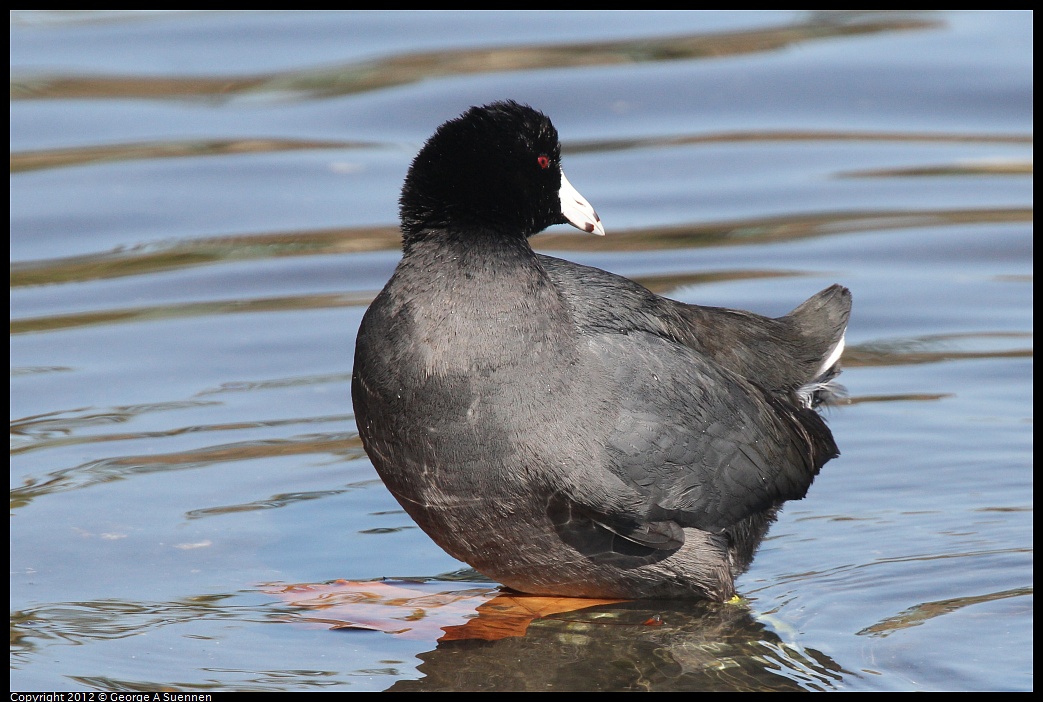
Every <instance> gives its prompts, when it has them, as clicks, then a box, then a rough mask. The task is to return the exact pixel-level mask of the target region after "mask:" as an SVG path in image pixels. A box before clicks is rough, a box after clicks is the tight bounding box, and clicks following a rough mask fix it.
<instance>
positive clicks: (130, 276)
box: [11, 11, 1033, 691]
mask: <svg viewBox="0 0 1043 702" xmlns="http://www.w3.org/2000/svg"><path fill="white" fill-rule="evenodd" d="M1032 20H1033V16H1032V14H1031V13H1027V12H954V11H943V12H883V13H877V12H827V13H817V12H790V11H786V12H781V11H780V12H756V13H749V12H730V11H721V12H670V13H663V12H644V13H614V12H567V13H543V12H540V13H535V12H528V13H526V12H489V13H456V12H401V13H400V12H112V13H110V12H100V11H98V12H94V11H90V12H76V11H16V12H13V13H12V14H11V515H12V516H11V624H12V626H11V688H12V690H97V691H114V690H143V689H148V690H153V689H159V688H165V689H178V690H186V691H214V690H234V689H250V690H383V689H388V688H392V687H393V688H394V689H429V690H433V689H449V690H462V689H493V690H495V689H504V690H510V689H514V690H520V689H526V690H528V689H533V690H537V689H538V690H552V689H557V690H567V689H594V690H627V689H656V690H682V689H685V690H688V689H778V690H786V689H807V690H918V691H934V690H1030V689H1032V687H1033V681H1032V668H1033V657H1032V643H1033V637H1032V619H1033V609H1032V565H1033V558H1032V503H1033V498H1032V493H1033V479H1032V410H1031V403H1032V331H1033V320H1032V297H1033V285H1032V283H1033V281H1032V277H1033V276H1032V253H1033V247H1032V230H1033V226H1032V220H1033V212H1032V185H1033V178H1032V170H1033V169H1032V141H1033V137H1032V131H1033V127H1032V103H1033V79H1032V40H1033V36H1032ZM502 98H514V99H517V100H520V101H524V102H529V103H531V104H533V105H534V106H536V107H538V108H539V109H541V110H543V111H544V112H546V113H547V114H548V115H550V116H551V117H552V119H553V120H554V122H555V124H556V126H557V127H558V130H559V132H560V133H561V135H562V139H563V143H564V149H565V155H564V163H565V168H566V171H567V173H568V175H569V179H570V180H571V182H572V183H573V184H574V185H576V187H577V188H578V189H579V190H580V192H582V193H583V194H584V196H586V198H587V199H588V200H590V202H591V203H592V204H593V205H594V206H595V208H596V209H597V210H598V213H599V214H600V215H601V218H602V220H603V222H604V224H605V227H606V229H607V230H608V236H606V237H605V238H603V239H602V238H595V237H588V236H585V235H583V234H581V233H579V232H575V231H574V230H571V229H569V228H567V227H561V228H554V229H553V230H552V231H550V232H548V233H547V234H544V235H541V236H539V237H537V238H536V239H534V240H533V244H534V246H535V247H537V248H539V249H541V250H544V251H548V252H551V253H554V254H555V255H559V256H563V257H566V258H570V259H572V260H575V261H579V262H581V263H585V264H590V265H596V266H599V267H602V268H605V269H608V270H612V271H614V272H616V273H620V274H623V275H626V276H629V277H632V278H634V279H636V280H639V281H641V282H642V283H644V284H645V285H647V286H648V287H650V288H651V289H653V290H655V291H656V292H658V293H660V294H665V295H669V296H671V297H674V298H677V299H681V300H684V301H687V302H693V303H699V304H709V305H723V306H730V307H739V308H743V309H750V310H753V311H757V312H761V313H764V314H783V313H785V312H787V311H788V310H789V309H791V308H792V307H794V306H795V305H796V304H797V303H799V302H800V301H802V300H803V299H805V298H806V297H808V296H809V295H811V294H813V293H814V292H816V291H818V290H819V289H821V288H823V287H826V286H827V285H829V284H831V283H834V282H839V283H843V284H844V285H846V286H848V287H849V288H851V290H852V291H853V293H854V300H855V307H854V314H853V316H852V320H851V326H850V330H849V333H848V344H849V346H848V349H847V351H846V353H845V356H844V365H845V372H844V375H843V377H842V379H843V382H844V384H845V385H846V386H847V389H848V398H847V402H846V403H845V404H842V405H841V406H839V407H837V408H834V409H832V410H830V411H829V413H828V420H829V422H830V425H831V427H832V428H833V431H834V434H835V436H836V439H837V442H838V444H839V445H840V448H841V451H842V452H843V455H842V457H841V458H839V459H837V460H835V461H833V462H831V463H829V464H828V465H827V466H826V468H825V470H824V471H823V472H822V474H821V476H820V477H819V478H818V479H817V480H816V482H815V484H814V486H813V487H812V489H811V491H810V493H809V495H808V497H807V498H806V499H804V500H802V501H799V502H793V503H789V504H788V505H787V507H786V508H785V510H784V512H783V514H782V516H781V518H780V520H779V522H778V523H777V524H776V525H775V526H774V527H773V529H772V531H771V533H770V536H769V539H768V540H767V541H766V542H765V544H764V545H763V547H762V548H761V550H760V552H759V554H758V556H757V558H756V559H755V561H754V563H753V566H752V568H751V569H750V571H749V572H748V573H747V574H746V575H744V576H743V577H742V578H741V579H740V581H739V590H740V592H741V593H742V595H743V596H744V598H745V603H744V604H743V605H741V606H733V607H732V608H731V609H721V608H716V609H715V608H712V607H711V608H706V607H704V606H701V605H688V606H679V605H667V604H665V603H663V604H657V603H638V604H635V605H627V606H621V607H616V608H612V607H609V608H605V609H600V610H590V611H589V612H588V613H586V614H576V615H574V616H571V617H558V618H550V619H548V620H544V621H541V622H539V623H537V624H534V625H533V626H532V627H531V628H530V631H529V633H528V634H527V635H526V636H525V637H523V638H518V639H510V640H505V641H499V642H496V643H492V644H486V643H480V644H475V643H473V642H456V643H453V644H438V643H436V642H435V641H434V640H417V639H409V638H404V637H400V636H394V635H390V634H384V633H379V632H359V631H329V630H327V629H325V628H323V627H318V628H316V627H309V626H305V625H302V624H300V623H294V622H299V620H300V617H302V616H305V614H306V613H304V612H303V611H302V610H300V609H299V608H297V607H295V606H293V605H290V604H288V603H286V602H284V601H281V600H279V599H278V598H276V597H274V596H272V595H271V594H269V592H268V590H269V589H270V588H269V587H268V584H273V583H274V584H287V583H320V582H326V581H331V580H334V579H337V578H346V579H352V580H362V579H369V578H380V577H405V576H414V577H421V578H433V577H436V576H440V575H443V574H447V573H455V572H456V571H459V570H460V569H462V568H464V566H463V564H460V563H459V562H457V561H454V560H453V559H451V558H450V557H449V556H447V555H446V554H444V553H443V552H441V551H440V550H439V549H438V548H437V547H436V546H435V545H434V544H433V543H432V542H431V541H430V540H428V539H427V537H426V536H424V535H423V533H422V532H420V530H419V529H417V528H416V527H415V526H413V525H412V522H411V521H410V520H409V518H408V517H407V516H406V515H405V514H404V512H402V511H401V510H400V509H399V507H398V505H397V503H395V501H394V500H393V499H392V498H391V496H390V495H389V494H388V493H387V491H386V489H385V488H384V487H383V485H382V484H381V483H380V481H379V479H378V478H377V476H376V473H375V472H374V470H373V468H372V466H371V465H370V464H369V462H368V459H366V457H365V455H364V453H363V452H362V450H361V446H360V444H359V442H358V438H357V434H356V431H355V425H354V420H353V417H352V415H351V401H350V375H351V359H352V353H353V344H354V338H355V332H356V329H357V326H358V323H359V321H360V319H361V315H362V313H363V311H364V309H365V307H366V305H367V304H368V301H369V299H371V297H372V296H373V295H374V294H375V293H376V291H378V290H379V289H380V287H381V286H382V285H383V283H384V281H385V280H386V279H387V277H388V276H389V275H390V274H391V271H392V270H393V268H394V266H395V263H396V261H397V257H398V253H397V234H396V218H397V197H398V191H399V188H400V187H401V181H402V177H403V176H404V174H405V171H406V168H407V167H408V164H409V161H410V159H411V158H412V156H413V155H414V154H415V152H416V151H417V149H418V148H419V147H420V145H421V144H422V143H423V141H424V140H425V139H426V138H427V136H429V135H430V133H431V132H432V131H433V129H434V128H435V127H436V126H437V125H438V124H439V123H441V122H442V121H444V120H445V119H448V118H450V117H453V116H456V115H457V114H459V113H460V112H461V111H463V110H464V109H466V107H468V106H469V105H472V104H480V103H484V102H488V101H491V100H494V99H502ZM457 577H463V578H465V579H468V578H471V579H479V578H478V576H477V575H476V574H473V573H467V572H464V573H463V574H459V575H458V576H457ZM651 614H659V615H661V617H662V621H663V623H664V624H663V626H662V627H658V628H649V627H647V626H641V625H640V622H643V621H645V620H647V619H648V617H649V616H650V615H651Z"/></svg>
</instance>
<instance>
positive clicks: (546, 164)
mask: <svg viewBox="0 0 1043 702" xmlns="http://www.w3.org/2000/svg"><path fill="white" fill-rule="evenodd" d="M536 163H538V164H540V168H550V159H549V158H547V157H546V156H542V155H541V156H538V157H537V158H536Z"/></svg>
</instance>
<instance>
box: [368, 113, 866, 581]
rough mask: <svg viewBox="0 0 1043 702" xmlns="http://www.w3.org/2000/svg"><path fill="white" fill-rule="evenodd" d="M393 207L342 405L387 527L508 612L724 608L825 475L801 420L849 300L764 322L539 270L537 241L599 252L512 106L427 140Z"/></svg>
mask: <svg viewBox="0 0 1043 702" xmlns="http://www.w3.org/2000/svg"><path fill="white" fill-rule="evenodd" d="M400 204H401V212H400V214H401V221H402V250H403V255H402V259H401V262H400V263H399V264H398V267H397V268H396V269H395V272H394V275H393V276H392V277H391V279H390V280H389V281H388V283H387V285H386V286H385V287H384V289H383V290H382V291H381V292H380V294H379V295H378V296H377V298H376V299H375V300H374V301H373V304H372V305H371V306H370V308H369V310H368V311H367V312H366V314H365V317H364V318H363V320H362V325H361V327H360V329H359V333H358V339H357V342H356V346H355V366H354V377H353V380H352V398H353V403H354V409H355V416H356V419H357V422H358V429H359V434H360V436H361V437H362V442H363V445H364V446H365V449H366V453H367V454H368V455H369V457H370V459H371V460H372V461H373V465H374V466H375V467H376V469H377V472H378V473H379V474H380V477H381V478H382V479H383V481H384V483H385V484H386V485H387V487H388V489H389V490H390V491H391V493H392V494H393V495H394V496H395V498H396V499H397V500H398V501H399V503H400V504H401V505H402V507H403V508H404V509H405V510H406V512H408V513H409V515H410V516H411V517H412V518H413V519H415V520H416V522H417V524H419V525H420V527H421V528H422V529H423V530H424V531H425V532H427V534H428V535H429V536H430V537H431V538H432V539H434V541H435V542H436V543H438V545H439V546H441V547H442V548H444V549H445V550H446V551H447V552H448V553H449V554H451V555H452V556H454V557H456V558H458V559H460V560H462V561H465V562H466V563H468V564H470V565H471V566H472V567H474V568H475V569H476V570H478V571H480V572H481V573H483V574H485V575H487V576H489V577H490V578H493V579H495V580H497V581H498V582H501V583H503V584H504V585H506V586H508V587H510V588H512V589H515V590H519V591H521V592H526V593H533V594H547V595H567V596H586V597H619V598H706V599H710V600H717V601H724V600H727V599H729V598H731V597H732V596H734V594H735V585H734V581H735V578H736V576H737V575H739V574H740V573H742V572H743V571H744V570H745V569H746V568H747V567H748V566H749V563H750V561H751V560H752V558H753V554H754V552H755V550H756V548H757V546H758V544H759V543H760V541H761V539H762V538H763V537H764V535H765V533H766V532H767V530H768V527H769V526H770V525H771V523H772V522H773V521H774V519H775V516H776V513H777V511H778V509H779V508H780V507H781V506H782V504H783V503H784V502H785V501H786V500H794V499H800V498H802V497H804V495H805V494H806V492H807V490H808V488H809V487H810V486H811V483H812V481H813V480H814V478H815V476H816V475H817V474H818V472H819V470H820V469H821V467H822V466H823V464H825V463H826V462H827V461H828V460H830V459H831V458H833V457H835V456H837V455H839V452H838V450H837V446H836V444H835V443H834V441H833V437H832V434H831V433H830V431H829V429H828V428H827V426H826V424H825V422H824V421H823V420H822V418H821V417H820V416H819V414H818V413H817V412H816V411H815V408H816V407H817V406H818V405H819V404H820V403H821V402H822V401H824V400H825V399H826V398H827V396H828V394H829V391H830V381H831V380H832V378H833V377H834V376H835V375H836V374H837V373H838V372H839V367H838V361H839V358H840V355H841V352H842V350H843V347H844V331H845V328H846V326H847V321H848V316H849V314H850V311H851V294H850V292H849V291H848V290H847V289H846V288H844V287H841V286H839V285H834V286H832V287H829V288H827V289H825V290H823V291H822V292H820V293H818V294H816V295H815V296H813V297H811V298H810V299H808V300H807V301H806V302H804V303H802V304H801V305H800V306H799V307H797V308H796V309H795V310H793V311H792V312H791V313H789V314H787V315H785V316H783V317H778V318H768V317H762V316H759V315H756V314H753V313H750V312H744V311H739V310H730V309H723V308H716V307H701V306H697V305H689V304H683V303H680V302H677V301H674V300H670V299H668V298H664V297H660V296H658V295H655V294H653V293H651V292H650V291H648V290H647V289H645V288H644V287H642V286H641V285H639V284H637V283H635V282H633V281H631V280H628V279H627V278H623V277H620V276H618V275H614V274H612V273H608V272H606V271H603V270H600V269H597V268H590V267H587V266H581V265H578V264H576V263H572V262H570V261H565V260H562V259H558V258H553V257H550V256H544V255H541V254H537V253H535V252H534V251H533V250H532V248H531V247H530V245H529V241H528V238H529V237H530V236H532V235H533V234H536V233H538V232H540V231H542V230H543V229H545V228H547V227H548V226H550V225H554V224H560V223H566V222H568V223H571V224H573V225H575V226H576V227H578V228H579V229H583V230H585V231H587V232H592V233H595V234H604V233H605V232H604V228H603V227H602V225H601V221H600V220H599V218H598V216H597V214H596V213H595V212H594V209H593V208H592V207H591V206H590V205H589V204H588V203H587V201H586V200H585V199H584V198H583V197H582V196H581V195H580V194H579V193H578V192H577V191H576V190H575V188H573V186H572V185H571V184H570V183H569V181H568V180H567V179H566V178H565V175H564V173H563V172H562V169H561V145H560V143H559V141H558V134H557V131H556V130H555V128H554V126H553V125H552V124H551V121H550V119H548V118H547V117H546V116H545V115H543V114H542V113H540V112H538V111H536V110H534V109H532V108H530V107H528V106H525V105H521V104H518V103H515V102H511V101H506V102H497V103H493V104H490V105H486V106H483V107H473V108H471V109H469V110H468V111H467V112H465V113H464V114H463V115H461V116H460V117H459V118H457V119H453V120H450V121H448V122H446V123H445V124H443V125H442V126H440V127H439V128H438V129H437V131H436V132H435V134H434V135H433V136H432V137H431V138H430V139H429V140H428V142H427V143H426V145H425V146H424V147H423V149H421V151H420V153H419V154H418V155H417V156H416V158H415V159H414V161H413V163H412V166H411V167H410V169H409V173H408V175H407V176H406V180H405V185H404V186H403V189H402V197H401V201H400Z"/></svg>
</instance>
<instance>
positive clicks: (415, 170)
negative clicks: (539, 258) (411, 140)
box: [399, 101, 604, 246]
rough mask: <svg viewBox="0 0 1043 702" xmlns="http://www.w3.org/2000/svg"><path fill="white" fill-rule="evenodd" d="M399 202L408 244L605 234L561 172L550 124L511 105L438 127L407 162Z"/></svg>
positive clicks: (538, 114) (477, 111) (476, 112)
mask: <svg viewBox="0 0 1043 702" xmlns="http://www.w3.org/2000/svg"><path fill="white" fill-rule="evenodd" d="M566 200H568V202H566ZM399 203H400V214H401V218H402V232H403V240H404V243H405V244H406V245H407V246H408V245H409V244H410V242H411V241H416V240H420V239H424V238H427V237H428V236H431V235H433V234H434V235H448V236H450V237H452V236H474V235H489V234H491V235H500V236H509V237H514V236H517V237H528V236H532V235H533V234H536V233H537V232H540V231H542V230H544V229H546V228H547V227H549V226H550V225H552V224H562V223H565V222H571V223H572V224H574V225H575V226H577V227H579V228H581V229H585V230H586V231H596V232H598V233H604V230H603V229H601V224H600V221H599V220H598V219H597V215H596V214H595V213H594V210H593V208H591V207H590V205H589V204H587V203H586V201H585V200H583V198H582V197H581V196H579V193H577V192H576V191H575V190H574V189H572V186H571V185H569V184H568V181H567V180H566V179H565V177H564V176H563V175H562V171H561V144H560V143H559V141H558V131H557V130H556V129H555V128H554V125H553V124H552V123H551V121H550V119H549V118H548V117H547V116H546V115H544V114H543V113H541V112H538V111H537V110H534V109H533V108H531V107H529V106H527V105H521V104H519V103H517V102H514V101H505V102H494V103H492V104H489V105H485V106H482V107H472V108H471V109H469V110H468V111H467V112H465V113H463V114H462V115H461V116H460V117H458V118H456V119H452V120H449V121H448V122H446V123H445V124H443V125H442V126H440V127H439V128H438V129H437V130H436V131H435V133H434V135H433V136H432V137H431V138H430V139H428V141H427V143H426V144H425V145H424V148H422V149H421V150H420V153H419V154H417V156H416V158H415V159H413V164H412V166H410V169H409V174H408V175H407V176H406V181H405V185H404V186H403V187H402V197H401V199H400V201H399ZM583 206H585V208H586V210H588V211H589V212H586V211H582V210H583ZM570 208H571V210H570Z"/></svg>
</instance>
